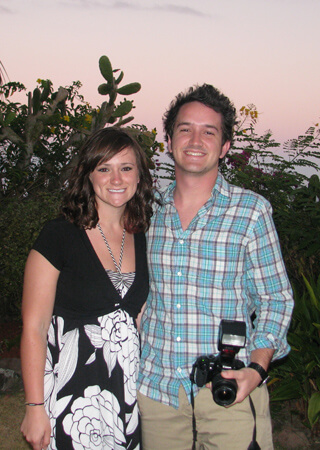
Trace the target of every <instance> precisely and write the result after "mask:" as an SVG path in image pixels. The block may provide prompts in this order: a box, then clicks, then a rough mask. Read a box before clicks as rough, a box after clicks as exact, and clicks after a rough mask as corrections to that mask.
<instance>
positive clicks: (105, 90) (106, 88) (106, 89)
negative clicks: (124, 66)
mask: <svg viewBox="0 0 320 450" xmlns="http://www.w3.org/2000/svg"><path fill="white" fill-rule="evenodd" d="M111 91H112V85H110V84H107V83H102V84H100V86H99V87H98V92H99V94H101V95H108V94H110V92H111Z"/></svg>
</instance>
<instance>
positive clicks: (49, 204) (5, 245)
mask: <svg viewBox="0 0 320 450" xmlns="http://www.w3.org/2000/svg"><path fill="white" fill-rule="evenodd" d="M59 200H60V194H59V193H58V192H50V193H48V192H46V191H44V192H42V193H40V192H39V193H37V195H34V196H29V197H27V198H24V199H23V200H20V199H19V198H17V197H12V198H8V199H6V200H5V202H2V204H1V209H0V248H1V254H2V258H1V260H0V285H1V301H0V317H1V320H6V319H9V318H10V319H11V320H13V319H17V318H19V317H20V308H21V295H22V281H23V272H24V266H25V263H26V259H27V256H28V253H29V251H30V249H31V246H32V244H33V242H34V241H35V239H36V237H37V235H38V234H39V231H40V230H41V228H42V226H43V224H44V222H45V221H46V220H49V219H51V218H53V217H55V216H56V214H57V212H58V207H59ZM4 203H5V204H4Z"/></svg>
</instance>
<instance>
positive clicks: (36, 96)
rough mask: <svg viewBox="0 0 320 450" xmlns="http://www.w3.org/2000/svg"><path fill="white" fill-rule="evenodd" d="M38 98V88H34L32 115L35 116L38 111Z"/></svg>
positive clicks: (39, 94) (39, 93)
mask: <svg viewBox="0 0 320 450" xmlns="http://www.w3.org/2000/svg"><path fill="white" fill-rule="evenodd" d="M40 96H41V92H40V89H39V88H35V89H34V91H33V95H32V111H33V115H36V114H37V113H38V112H39V109H40Z"/></svg>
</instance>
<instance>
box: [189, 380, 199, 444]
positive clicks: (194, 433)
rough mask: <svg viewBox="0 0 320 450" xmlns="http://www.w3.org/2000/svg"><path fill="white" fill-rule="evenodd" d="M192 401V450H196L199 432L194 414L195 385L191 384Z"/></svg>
mask: <svg viewBox="0 0 320 450" xmlns="http://www.w3.org/2000/svg"><path fill="white" fill-rule="evenodd" d="M190 400H191V406H192V435H193V442H192V450H196V442H197V434H198V432H197V422H196V416H195V414H194V395H193V383H191V393H190Z"/></svg>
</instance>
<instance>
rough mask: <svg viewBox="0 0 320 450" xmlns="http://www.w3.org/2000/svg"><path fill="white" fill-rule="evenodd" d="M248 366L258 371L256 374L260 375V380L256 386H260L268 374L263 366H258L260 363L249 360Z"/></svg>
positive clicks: (265, 380)
mask: <svg viewBox="0 0 320 450" xmlns="http://www.w3.org/2000/svg"><path fill="white" fill-rule="evenodd" d="M248 367H250V369H254V370H256V371H257V372H258V374H259V375H260V377H261V382H260V383H259V384H258V387H260V386H261V385H262V384H264V383H266V382H267V380H268V378H269V376H268V373H267V372H266V371H265V370H264V368H263V367H262V366H260V364H258V363H255V362H251V363H250V364H249V365H248Z"/></svg>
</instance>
